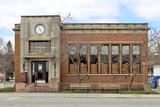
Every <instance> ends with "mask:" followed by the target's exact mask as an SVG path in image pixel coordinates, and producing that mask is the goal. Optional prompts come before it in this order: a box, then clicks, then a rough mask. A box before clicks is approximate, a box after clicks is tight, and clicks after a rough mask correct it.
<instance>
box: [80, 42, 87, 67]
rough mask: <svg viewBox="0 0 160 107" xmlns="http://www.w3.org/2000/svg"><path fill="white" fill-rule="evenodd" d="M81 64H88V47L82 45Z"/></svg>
mask: <svg viewBox="0 0 160 107" xmlns="http://www.w3.org/2000/svg"><path fill="white" fill-rule="evenodd" d="M80 62H81V63H82V64H87V45H80Z"/></svg>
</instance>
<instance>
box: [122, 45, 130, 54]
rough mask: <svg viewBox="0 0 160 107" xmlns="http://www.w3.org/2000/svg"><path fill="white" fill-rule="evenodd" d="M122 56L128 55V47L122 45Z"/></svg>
mask: <svg viewBox="0 0 160 107" xmlns="http://www.w3.org/2000/svg"><path fill="white" fill-rule="evenodd" d="M122 54H123V55H129V45H123V46H122Z"/></svg>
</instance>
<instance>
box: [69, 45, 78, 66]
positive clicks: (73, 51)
mask: <svg viewBox="0 0 160 107" xmlns="http://www.w3.org/2000/svg"><path fill="white" fill-rule="evenodd" d="M76 51H77V49H76V45H75V44H71V45H69V47H68V52H69V63H70V64H75V63H76V62H77V56H76Z"/></svg>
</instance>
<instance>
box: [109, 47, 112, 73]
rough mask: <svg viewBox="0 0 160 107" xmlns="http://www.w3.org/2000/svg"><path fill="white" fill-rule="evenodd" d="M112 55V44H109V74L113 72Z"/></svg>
mask: <svg viewBox="0 0 160 107" xmlns="http://www.w3.org/2000/svg"><path fill="white" fill-rule="evenodd" d="M111 56H112V46H111V44H109V56H108V57H109V58H108V59H109V74H111V73H112V69H111V68H112V60H111Z"/></svg>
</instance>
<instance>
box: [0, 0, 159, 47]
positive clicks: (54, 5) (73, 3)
mask: <svg viewBox="0 0 160 107" xmlns="http://www.w3.org/2000/svg"><path fill="white" fill-rule="evenodd" d="M67 13H71V16H72V21H71V22H82V23H83V22H94V23H95V22H102V23H113V22H115V23H119V22H120V23H126V22H130V23H149V25H150V26H151V27H156V28H160V0H0V15H1V16H0V38H4V40H5V41H7V40H9V39H10V40H11V41H12V42H14V32H13V31H12V28H13V27H14V24H15V23H20V18H21V16H22V15H56V14H60V15H65V14H67ZM13 44H14V43H13Z"/></svg>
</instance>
